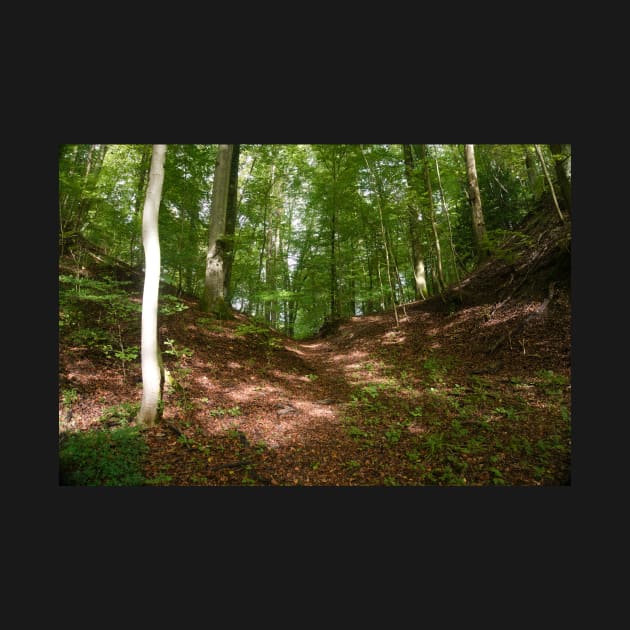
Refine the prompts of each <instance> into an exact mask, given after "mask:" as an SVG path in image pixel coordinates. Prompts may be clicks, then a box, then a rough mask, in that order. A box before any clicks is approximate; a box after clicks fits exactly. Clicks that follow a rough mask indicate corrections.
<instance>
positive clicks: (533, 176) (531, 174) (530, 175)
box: [523, 144, 542, 201]
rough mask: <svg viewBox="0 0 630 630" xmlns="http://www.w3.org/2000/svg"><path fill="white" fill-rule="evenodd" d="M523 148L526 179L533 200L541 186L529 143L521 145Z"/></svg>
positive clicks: (538, 196) (536, 197)
mask: <svg viewBox="0 0 630 630" xmlns="http://www.w3.org/2000/svg"><path fill="white" fill-rule="evenodd" d="M523 147H524V149H525V168H526V169H527V180H528V181H529V189H530V191H531V193H532V195H533V197H534V200H536V201H537V200H538V199H539V198H540V194H541V192H542V187H541V184H540V176H539V174H538V172H537V170H536V160H535V159H534V156H533V155H532V152H531V145H527V144H525V145H523Z"/></svg>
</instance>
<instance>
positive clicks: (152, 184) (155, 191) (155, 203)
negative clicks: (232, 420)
mask: <svg viewBox="0 0 630 630" xmlns="http://www.w3.org/2000/svg"><path fill="white" fill-rule="evenodd" d="M165 156H166V145H165V144H154V145H153V156H152V158H151V173H150V176H149V187H148V190H147V194H146V199H145V202H144V211H143V213H142V245H143V247H144V256H145V266H144V292H143V294H142V340H141V360H142V404H141V407H140V412H139V413H138V417H137V422H138V424H139V425H141V426H146V427H150V426H153V425H154V424H155V423H156V422H157V420H158V418H159V414H160V399H161V381H162V374H161V359H160V348H159V346H158V334H157V331H158V329H157V312H158V293H159V288H160V239H159V235H158V213H159V209H160V200H161V198H162V184H163V182H164V158H165Z"/></svg>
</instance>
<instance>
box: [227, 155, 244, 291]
mask: <svg viewBox="0 0 630 630" xmlns="http://www.w3.org/2000/svg"><path fill="white" fill-rule="evenodd" d="M240 149H241V145H240V144H235V145H234V149H233V151H232V163H231V164H230V185H229V188H228V199H227V210H226V213H225V260H224V262H223V273H224V278H223V285H224V291H225V298H226V300H227V302H228V303H229V302H230V298H231V287H230V280H231V278H232V264H233V262H234V251H235V248H234V233H235V231H236V217H237V214H238V165H239V157H240Z"/></svg>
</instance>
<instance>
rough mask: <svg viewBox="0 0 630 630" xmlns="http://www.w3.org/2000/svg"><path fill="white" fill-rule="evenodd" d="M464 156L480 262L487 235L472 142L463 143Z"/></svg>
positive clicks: (486, 248) (482, 258)
mask: <svg viewBox="0 0 630 630" xmlns="http://www.w3.org/2000/svg"><path fill="white" fill-rule="evenodd" d="M464 154H465V156H466V173H467V175H468V198H469V200H470V205H471V208H472V226H473V237H474V240H475V248H476V250H477V263H482V262H483V261H484V260H486V258H488V256H489V254H490V252H489V250H488V236H487V234H486V224H485V222H484V218H483V210H482V208H481V194H480V192H479V181H478V179H477V166H476V165H475V147H474V145H473V144H466V145H464Z"/></svg>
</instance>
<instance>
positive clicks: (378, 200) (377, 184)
mask: <svg viewBox="0 0 630 630" xmlns="http://www.w3.org/2000/svg"><path fill="white" fill-rule="evenodd" d="M359 147H360V149H361V155H362V156H363V159H364V160H365V165H366V166H367V169H368V173H369V174H370V176H371V177H372V179H373V180H374V182H375V188H376V205H377V207H378V217H379V221H380V224H381V238H382V242H383V248H384V249H385V266H386V269H387V281H388V283H389V292H390V296H391V300H392V307H393V310H394V319H395V320H396V327H398V326H399V324H400V322H399V320H398V305H397V304H396V290H395V288H394V283H393V282H392V273H391V265H390V260H389V247H388V246H387V235H386V233H385V223H384V221H383V207H382V202H381V197H382V190H383V187H382V185H381V181H380V180H379V178H378V177H377V175H376V174H375V173H374V171H373V170H372V168H371V166H370V163H369V162H368V159H367V156H366V155H365V152H364V151H363V145H359ZM379 271H380V269H379Z"/></svg>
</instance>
